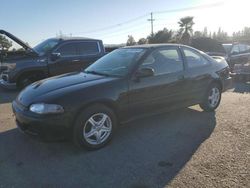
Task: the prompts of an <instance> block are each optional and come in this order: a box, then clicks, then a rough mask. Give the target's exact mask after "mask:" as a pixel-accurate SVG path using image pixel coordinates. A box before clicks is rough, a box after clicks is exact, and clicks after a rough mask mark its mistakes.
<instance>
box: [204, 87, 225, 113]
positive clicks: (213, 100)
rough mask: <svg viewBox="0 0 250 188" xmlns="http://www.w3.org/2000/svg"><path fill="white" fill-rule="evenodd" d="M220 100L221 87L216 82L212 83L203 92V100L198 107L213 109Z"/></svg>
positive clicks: (208, 110) (210, 110) (206, 109)
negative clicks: (204, 92)
mask: <svg viewBox="0 0 250 188" xmlns="http://www.w3.org/2000/svg"><path fill="white" fill-rule="evenodd" d="M220 101H221V87H220V85H219V84H217V83H212V84H211V85H210V86H209V87H208V89H207V91H206V94H205V97H204V99H203V102H202V103H201V104H200V107H201V108H202V109H203V110H204V111H206V112H212V111H214V110H215V109H216V108H217V107H218V106H219V104H220Z"/></svg>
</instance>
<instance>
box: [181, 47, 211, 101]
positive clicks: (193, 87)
mask: <svg viewBox="0 0 250 188" xmlns="http://www.w3.org/2000/svg"><path fill="white" fill-rule="evenodd" d="M181 49H182V52H183V55H184V60H185V64H186V71H185V78H186V97H187V100H188V101H190V102H192V103H196V102H197V101H198V102H199V101H200V100H201V99H202V97H203V96H204V92H205V91H206V89H207V87H208V84H209V83H210V81H211V80H212V77H211V75H210V67H211V66H212V64H211V62H210V61H209V60H208V59H206V58H205V57H204V56H203V55H202V54H201V53H200V52H198V51H197V50H194V49H192V48H188V47H182V48H181Z"/></svg>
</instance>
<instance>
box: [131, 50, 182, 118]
mask: <svg viewBox="0 0 250 188" xmlns="http://www.w3.org/2000/svg"><path fill="white" fill-rule="evenodd" d="M143 68H152V69H153V70H154V75H153V76H151V77H144V78H139V79H137V78H135V77H133V78H131V80H130V81H129V108H130V113H131V115H138V114H143V113H147V112H151V111H158V110H161V109H163V108H167V107H168V105H170V104H174V105H177V104H178V102H181V101H182V100H184V90H183V89H184V87H185V80H184V77H183V76H184V66H183V61H182V57H181V54H180V51H179V49H178V47H164V48H160V49H156V50H153V51H152V52H151V53H150V54H149V55H148V56H147V57H146V59H145V60H144V61H143V62H142V64H141V65H140V66H139V67H138V71H139V70H141V69H143Z"/></svg>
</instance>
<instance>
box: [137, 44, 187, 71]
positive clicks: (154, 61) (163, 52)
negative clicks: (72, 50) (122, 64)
mask: <svg viewBox="0 0 250 188" xmlns="http://www.w3.org/2000/svg"><path fill="white" fill-rule="evenodd" d="M141 67H151V68H153V69H154V71H155V75H160V74H168V73H174V72H178V71H182V70H183V62H182V60H181V57H180V54H179V52H178V50H177V49H173V48H169V49H159V50H155V51H153V52H152V53H151V54H150V55H149V56H148V57H147V58H146V59H145V60H144V62H143V63H142V65H141Z"/></svg>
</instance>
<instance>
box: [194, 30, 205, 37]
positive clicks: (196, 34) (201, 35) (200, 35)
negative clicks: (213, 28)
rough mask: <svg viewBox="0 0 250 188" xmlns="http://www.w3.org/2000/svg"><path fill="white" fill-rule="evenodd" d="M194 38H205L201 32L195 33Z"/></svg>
mask: <svg viewBox="0 0 250 188" xmlns="http://www.w3.org/2000/svg"><path fill="white" fill-rule="evenodd" d="M193 37H194V38H200V37H203V33H202V32H200V31H195V32H194V36H193Z"/></svg>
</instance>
